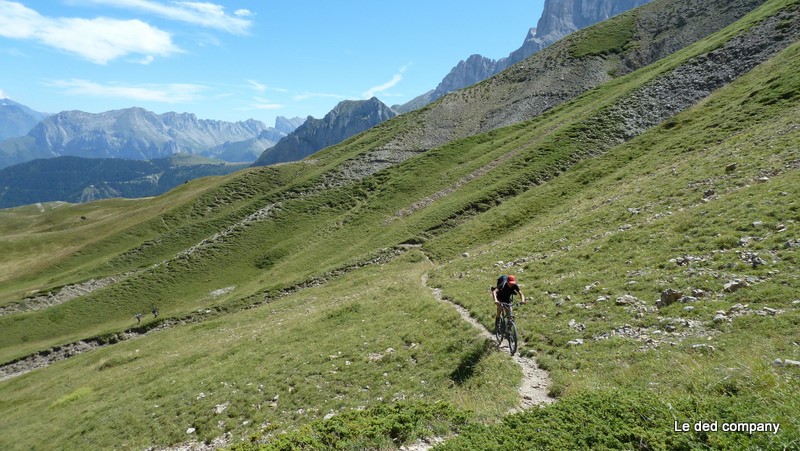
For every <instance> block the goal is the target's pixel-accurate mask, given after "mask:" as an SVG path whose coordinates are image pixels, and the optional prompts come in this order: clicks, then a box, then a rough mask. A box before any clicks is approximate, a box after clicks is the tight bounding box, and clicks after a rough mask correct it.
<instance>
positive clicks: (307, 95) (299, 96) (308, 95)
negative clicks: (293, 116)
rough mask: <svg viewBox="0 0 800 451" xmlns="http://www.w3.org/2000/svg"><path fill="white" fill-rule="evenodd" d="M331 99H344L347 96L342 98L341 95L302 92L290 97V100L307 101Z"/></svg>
mask: <svg viewBox="0 0 800 451" xmlns="http://www.w3.org/2000/svg"><path fill="white" fill-rule="evenodd" d="M320 97H322V98H333V99H346V98H347V96H343V95H341V94H326V93H323V92H304V93H302V94H297V95H296V96H294V97H292V100H307V99H316V98H320Z"/></svg>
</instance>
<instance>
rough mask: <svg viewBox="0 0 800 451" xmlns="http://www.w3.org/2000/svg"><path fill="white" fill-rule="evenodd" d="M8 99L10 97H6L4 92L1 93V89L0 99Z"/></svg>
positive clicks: (0, 91) (0, 90)
mask: <svg viewBox="0 0 800 451" xmlns="http://www.w3.org/2000/svg"><path fill="white" fill-rule="evenodd" d="M9 98H10V97H8V94H6V92H5V91H3V90H2V89H0V99H9Z"/></svg>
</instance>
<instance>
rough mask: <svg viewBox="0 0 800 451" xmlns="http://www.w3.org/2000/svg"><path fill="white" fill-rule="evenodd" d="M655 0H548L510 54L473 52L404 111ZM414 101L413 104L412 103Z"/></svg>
mask: <svg viewBox="0 0 800 451" xmlns="http://www.w3.org/2000/svg"><path fill="white" fill-rule="evenodd" d="M650 1H651V0H545V2H544V10H543V11H542V17H541V18H540V19H539V22H538V24H537V26H536V28H531V29H530V30H528V34H527V35H526V37H525V40H524V41H523V43H522V46H520V48H518V49H517V50H515V51H513V52H511V53H510V54H509V55H508V56H507V57H505V58H501V59H500V60H493V59H491V58H487V57H485V56H481V55H471V56H470V57H469V58H467V59H466V60H465V61H464V60H462V61H460V62H459V63H458V64H457V65H456V66H455V67H454V68H453V69H451V70H450V73H448V74H447V75H446V76H445V77H444V79H442V81H441V82H440V83H439V85H438V86H437V87H436V89H434V90H433V92H431V93H426V94H424V95H423V96H420V97H418V98H416V99H414V100H412V101H411V102H409V103H408V104H407V105H398V106H397V107H396V109H397V110H398V111H401V112H406V111H410V110H412V109H415V108H419V107H422V106H424V105H425V104H427V103H429V102H432V101H434V100H436V99H438V98H439V97H442V96H444V95H445V94H447V93H449V92H452V91H456V90H459V89H462V88H466V87H467V86H470V85H473V84H475V83H478V82H479V81H482V80H485V79H487V78H489V77H491V76H492V75H495V74H497V73H499V72H501V71H503V70H504V69H506V68H508V67H509V66H511V65H513V64H516V63H518V62H520V61H522V60H524V59H525V58H528V57H529V56H531V55H533V54H534V53H537V52H539V51H540V50H542V49H543V48H545V47H547V46H548V45H550V44H553V43H554V42H556V41H558V40H559V39H561V38H563V37H564V36H567V35H568V34H570V33H572V32H574V31H576V30H579V29H581V28H585V27H588V26H589V25H593V24H595V23H598V22H602V21H604V20H606V19H608V18H610V17H613V16H615V15H617V14H620V13H623V12H625V11H628V10H630V9H633V8H636V7H638V6H642V5H644V4H646V3H649V2H650ZM412 104H413V105H412Z"/></svg>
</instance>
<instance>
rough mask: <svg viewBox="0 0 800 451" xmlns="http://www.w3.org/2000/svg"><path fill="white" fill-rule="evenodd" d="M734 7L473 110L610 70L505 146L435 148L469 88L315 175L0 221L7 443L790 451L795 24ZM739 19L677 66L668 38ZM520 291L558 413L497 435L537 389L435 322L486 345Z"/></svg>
mask: <svg viewBox="0 0 800 451" xmlns="http://www.w3.org/2000/svg"><path fill="white" fill-rule="evenodd" d="M743 4H744V3H737V4H732V3H730V2H722V1H719V2H708V1H706V2H694V1H693V0H686V1H677V0H672V1H655V2H653V3H651V4H650V5H648V6H646V7H644V8H641V9H639V10H637V11H635V12H632V13H631V14H630V15H623V16H621V17H619V18H617V19H615V20H612V21H609V22H607V23H604V24H601V25H599V26H595V27H591V28H589V29H587V30H585V31H583V32H579V33H576V34H575V35H574V36H573V37H571V38H570V39H569V41H567V42H565V43H562V44H557V45H556V46H554V47H551V48H556V50H554V52H556V53H548V52H547V51H545V52H542V53H540V54H538V55H537V56H535V57H533V58H532V59H530V60H527V61H526V62H524V63H522V65H520V66H515V67H512V68H511V69H509V71H507V72H504V73H503V74H500V75H499V76H498V77H495V78H493V79H491V80H489V81H487V82H485V83H482V84H481V85H479V86H478V87H476V89H477V88H480V87H482V89H484V95H485V98H492V99H494V98H497V99H501V98H504V96H511V95H514V96H520V97H518V98H524V97H525V93H524V92H519V91H516V90H514V89H512V87H514V88H519V89H523V87H524V86H528V88H527V89H529V91H527V94H528V95H529V96H535V95H537V92H538V91H535V90H530V89H533V88H531V87H532V86H537V85H536V84H534V83H533V82H532V81H530V82H528V83H530V84H528V85H525V84H524V83H525V82H524V80H527V78H525V77H521V74H524V73H526V71H527V70H532V69H530V68H537V67H538V68H542V69H541V70H554V69H553V68H554V67H570V64H577V63H576V62H577V61H581V62H582V63H583V64H589V66H583V67H584V68H585V67H594V66H593V64H598V63H601V64H603V65H605V64H608V62H609V61H614V62H615V63H616V65H615V66H614V67H616V69H617V71H616V72H615V73H614V75H615V77H616V78H614V79H611V76H607V77H608V78H607V79H608V81H605V82H603V83H600V81H598V82H597V83H600V84H597V85H595V86H593V87H592V89H588V90H585V91H583V92H582V93H578V92H577V91H580V90H581V89H583V88H580V89H578V88H576V89H575V91H576V92H575V94H574V97H573V98H571V99H570V101H568V102H563V103H561V104H559V105H555V106H553V107H551V108H549V109H548V110H547V111H546V112H545V113H544V114H540V115H538V116H535V117H531V118H530V119H528V120H526V121H523V122H518V123H515V124H514V125H511V126H507V127H499V123H498V124H497V126H492V127H488V128H487V129H488V130H489V131H487V132H485V133H481V134H475V133H477V132H478V131H479V129H480V127H477V128H474V127H473V126H472V125H470V124H480V123H481V119H475V120H472V119H471V116H463V117H464V127H463V128H458V129H457V130H456V132H454V131H453V130H452V129H447V128H445V129H444V130H443V131H441V133H439V132H436V133H434V132H435V130H434V127H433V125H434V122H432V121H433V120H434V117H433V112H434V111H436V109H437V108H438V109H439V110H438V111H439V112H440V113H442V112H444V111H445V110H444V109H445V108H449V107H448V105H449V106H453V105H467V106H469V107H470V108H471V111H488V110H482V109H481V108H488V107H481V106H480V105H481V103H480V102H478V103H475V104H474V103H468V102H467V100H468V99H469V96H468V95H467V93H469V92H477V91H470V90H467V91H462V92H459V93H455V94H452V95H450V96H447V97H445V98H443V99H442V100H440V101H439V102H438V103H436V104H434V105H431V106H430V107H428V108H426V109H425V110H424V111H421V112H416V113H409V114H405V115H402V116H399V117H397V118H394V119H392V120H389V121H386V122H384V123H382V124H381V125H379V126H377V127H375V128H373V129H372V130H370V131H368V132H366V133H362V134H359V135H356V136H354V137H352V138H350V139H349V140H347V141H345V142H343V143H341V144H339V145H336V146H333V147H329V148H327V149H326V150H324V151H322V152H319V153H317V154H316V155H315V156H314V158H313V159H308V160H306V161H302V162H298V163H291V164H285V165H276V166H268V167H259V168H251V169H248V170H246V171H242V172H240V173H237V174H235V175H232V176H229V177H226V178H224V179H214V180H206V179H203V180H200V181H198V182H192V183H189V184H187V185H184V186H181V187H180V188H178V189H177V190H175V191H173V192H170V193H168V194H167V195H165V196H161V197H156V198H153V199H148V200H141V201H131V202H130V203H128V204H127V205H123V204H120V203H118V202H114V203H108V204H105V205H104V204H103V203H99V204H88V205H81V206H48V205H43V206H42V210H44V211H38V210H35V209H33V208H32V207H27V208H20V209H10V210H4V211H0V232H2V233H1V234H0V236H2V237H3V238H2V240H0V256H2V257H0V281H1V282H2V289H0V304H2V306H3V310H2V312H0V313H2V315H1V316H0V328H2V330H3V331H4V333H3V334H0V361H2V362H5V364H4V365H3V366H2V368H1V369H0V371H2V377H3V378H4V380H3V381H2V382H0V399H2V400H3V401H2V402H0V410H2V413H3V417H4V418H6V419H7V421H5V422H4V423H3V424H2V425H0V432H1V433H0V446H2V447H3V448H4V449H29V448H36V447H37V445H40V444H41V443H59V444H60V445H61V446H63V447H65V448H87V447H95V448H96V447H99V448H109V447H118V448H145V447H148V446H169V445H178V444H182V445H185V446H192V445H197V446H200V444H201V443H203V444H207V445H208V446H210V447H219V446H231V447H235V448H237V449H253V448H257V447H259V446H260V445H264V447H267V448H268V447H273V449H286V448H291V447H297V448H331V447H342V448H355V449H363V448H393V447H399V446H400V445H404V444H409V443H411V442H413V441H415V440H416V439H417V438H419V437H428V438H429V439H430V440H431V441H442V440H445V439H448V440H447V441H446V442H444V443H443V444H441V445H440V446H441V447H442V448H445V449H448V448H451V449H469V448H473V449H486V448H502V447H518V446H519V445H520V444H524V446H526V447H527V446H530V447H533V448H536V447H542V448H550V449H586V448H604V447H605V448H611V449H618V448H633V447H638V448H643V449H674V448H721V449H726V448H727V449H741V448H748V447H749V448H777V449H781V448H784V447H785V448H791V447H792V446H793V444H796V443H797V442H798V441H800V423H798V420H797V419H798V418H800V415H798V413H800V404H798V402H797V400H798V399H800V390H799V389H798V387H799V385H798V384H797V378H798V371H800V368H798V364H797V363H796V362H798V361H800V351H799V350H798V347H797V346H796V344H794V343H793V341H796V339H795V338H794V336H795V335H796V334H795V333H794V332H795V331H796V330H797V327H798V325H800V307H799V306H798V305H800V304H799V303H798V302H795V299H796V293H798V292H800V279H798V278H797V274H798V264H800V259H798V254H797V251H798V249H799V248H800V244H799V243H800V238H798V237H797V224H798V221H800V213H799V212H800V205H798V204H797V200H796V199H798V198H800V197H799V196H798V194H800V193H798V186H800V183H798V182H800V172H799V171H798V170H800V164H798V161H800V154H798V144H799V143H800V124H798V119H797V118H798V117H800V110H799V109H798V108H799V107H798V99H800V76H798V75H797V74H799V73H800V44H798V38H800V2H798V1H796V0H769V1H766V2H764V4H763V5H761V6H758V7H757V8H755V9H754V10H753V11H752V12H750V13H749V14H744V13H743V10H741V9H737V5H743ZM754 7H755V6H754ZM653 8H662V10H658V9H653ZM726 8H728V9H726ZM726 10H727V11H738V12H737V13H736V14H739V15H740V16H743V18H742V19H740V20H738V21H733V23H732V24H731V25H730V26H729V27H726V28H724V29H722V30H721V31H720V32H718V33H710V31H708V30H706V31H704V33H703V34H707V33H710V34H709V35H708V36H707V37H706V38H705V39H701V40H699V41H697V42H695V43H693V44H691V45H688V44H690V43H689V41H685V40H684V39H685V37H686V36H689V35H692V34H693V33H696V32H695V31H692V30H693V29H694V28H695V27H696V26H697V24H698V23H699V22H694V21H693V20H691V19H684V20H676V18H677V17H678V15H682V14H685V13H686V12H687V11H692V13H693V15H694V17H704V16H709V15H714V14H716V15H720V13H721V12H724V11H726ZM669 11H673V12H674V14H675V15H671V14H669ZM730 14H733V13H730ZM721 16H724V14H721ZM659 18H663V19H664V21H665V22H660V25H659V22H657V21H658V20H659ZM697 20H700V19H697ZM711 23H713V22H711ZM632 24H636V27H635V28H631V26H632ZM678 25H683V26H685V27H688V29H684V28H674V27H676V26H678ZM639 27H642V28H639ZM659 27H660V28H659ZM644 29H647V30H651V31H652V32H651V35H649V36H651V37H650V38H647V39H645V38H644V36H648V35H647V34H646V33H645V32H644V31H642V30H644ZM656 29H660V30H661V31H660V32H659V33H656V32H655V31H654V30H656ZM631 30H638V31H636V32H635V33H633V34H632V35H631ZM631 36H640V37H642V38H641V40H640V41H637V42H638V43H642V44H641V45H638V44H637V45H632V46H627V47H626V48H628V50H625V51H624V52H623V53H621V54H610V53H607V51H608V49H617V48H618V47H619V46H620V45H622V44H623V43H629V42H630V39H631ZM652 36H654V37H652ZM676 36H680V37H681V38H680V39H679V40H678V41H680V42H682V45H681V46H680V47H682V49H681V50H679V51H676V52H675V53H672V54H669V55H667V54H666V53H664V54H660V53H659V51H656V50H654V49H656V48H659V47H660V46H661V45H663V46H664V47H665V49H664V50H663V51H664V52H666V51H667V50H666V47H669V45H666V43H668V42H669V43H672V42H673V40H674V39H675V37H676ZM646 42H659V43H661V44H658V45H653V46H649V45H644V43H646ZM675 42H677V41H675ZM670 45H671V44H670ZM559 55H561V56H560V57H561V58H563V59H558V60H556V59H555V58H556V57H557V56H559ZM611 55H616V56H611ZM648 55H649V56H648ZM655 55H664V57H663V58H660V59H658V60H652V61H653V63H652V64H649V65H647V66H644V64H645V61H648V58H655ZM557 61H558V64H556V62H557ZM561 64H564V65H565V66H561ZM638 65H641V66H642V68H641V69H639V70H632V69H633V68H634V67H638ZM604 67H606V66H604ZM548 68H549V69H548ZM537 70H538V69H537ZM572 70H575V71H576V73H577V70H578V69H577V66H575V68H574V69H572ZM586 73H591V72H586ZM604 73H606V74H607V72H604ZM600 78H603V77H598V80H599V79H600ZM515 80H516V81H515ZM506 83H508V84H506ZM495 91H496V92H495ZM517 103H519V102H517ZM517 103H514V102H510V101H508V99H507V103H502V102H501V103H499V104H497V108H498V109H497V110H491V111H493V113H492V114H494V115H495V116H492V117H495V118H499V117H501V116H502V117H508V118H510V117H514V115H515V114H517V113H514V112H513V111H515V108H516V107H510V106H508V105H517ZM503 105H506V106H503ZM465 108H466V107H465ZM506 110H508V111H511V113H508V112H505V111H506ZM523 110H524V108H523ZM517 111H518V110H517ZM451 113H452V114H451V116H449V117H447V116H445V115H443V114H440V115H439V117H438V119H436V120H439V121H440V122H439V123H440V124H447V123H448V122H447V121H448V120H451V119H452V118H454V117H456V116H457V115H458V114H461V113H460V112H456V111H455V110H451ZM457 113H458V114H457ZM501 113H502V114H501ZM499 122H502V121H499ZM424 130H427V131H430V132H431V135H430V136H429V137H427V138H426V139H429V143H430V145H429V146H427V145H426V146H420V145H413V146H410V147H403V146H401V145H400V144H403V143H405V144H409V145H411V144H414V143H415V142H417V144H419V143H420V142H421V141H415V140H416V139H419V137H420V136H422V135H421V133H422V132H421V131H424ZM453 135H460V136H463V137H462V138H459V139H455V140H452V141H446V142H445V140H446V139H448V138H447V136H453ZM440 140H441V141H440ZM437 143H440V144H441V145H439V144H437ZM398 156H402V158H400V157H398ZM53 249H58V250H59V251H58V252H54V251H53ZM508 272H513V273H515V274H517V275H518V276H519V278H520V280H521V282H522V288H523V291H524V292H525V293H526V295H527V297H528V298H529V299H530V301H531V302H530V303H529V304H528V305H525V306H519V307H518V308H517V310H516V314H517V320H518V325H519V329H520V331H521V336H522V338H523V341H524V343H523V346H522V350H521V352H522V354H523V356H524V357H526V358H530V357H535V358H536V360H537V361H538V362H539V365H540V367H542V368H544V369H546V370H548V371H549V372H550V376H551V378H552V385H551V386H549V393H550V394H551V395H552V396H554V397H556V398H557V399H558V401H557V402H555V403H553V404H551V405H549V406H547V407H543V408H541V409H532V410H529V411H526V412H521V413H516V414H513V415H508V416H505V415H506V414H507V413H508V412H510V411H514V410H515V409H517V408H518V407H519V406H520V399H519V396H520V394H519V392H518V391H517V386H518V385H521V384H522V382H523V381H524V380H525V379H524V378H525V377H526V375H524V374H523V372H522V371H521V370H520V367H518V366H517V365H516V364H515V361H513V360H511V359H510V358H509V356H508V354H507V353H502V352H497V348H496V346H494V344H493V343H492V342H491V341H487V340H486V339H484V338H483V335H482V334H481V333H480V332H479V331H478V330H476V329H474V328H473V327H472V326H470V325H469V324H468V323H466V322H464V321H463V320H462V318H461V317H460V316H459V315H458V313H457V312H456V310H455V309H454V308H453V306H452V305H451V304H448V303H446V302H445V301H447V300H449V302H453V303H456V304H459V305H461V306H462V307H463V308H466V309H467V311H468V312H469V314H471V316H472V317H474V319H476V320H477V321H478V322H480V323H481V324H483V325H484V326H486V327H491V325H492V323H493V318H492V316H493V309H494V307H493V306H492V304H491V303H490V300H489V297H488V292H487V287H488V285H489V284H491V283H493V282H494V280H495V278H496V276H497V275H498V274H500V273H508ZM439 298H442V299H444V300H445V301H441V300H439ZM656 301H658V303H656ZM151 312H152V313H151ZM136 313H143V317H139V318H138V319H137V318H136V317H135V316H134V315H135V314H136ZM501 417H503V418H502V420H500V421H497V420H498V418H501ZM699 421H706V422H709V423H710V422H715V421H716V422H717V424H718V425H720V426H721V425H723V424H725V425H730V424H739V423H742V424H746V425H749V424H757V423H758V424H761V425H765V424H770V425H774V424H778V425H779V426H780V428H779V430H777V431H775V432H776V433H772V432H763V431H760V432H755V431H754V432H753V433H731V432H724V433H723V432H722V431H720V432H719V433H708V432H703V431H698V432H695V431H688V432H679V431H676V430H675V429H674V428H675V427H676V426H675V425H676V424H678V426H680V425H682V424H683V423H688V424H690V425H693V424H695V423H697V422H699ZM748 427H749V426H748ZM435 437H437V438H435ZM434 438H435V439H434Z"/></svg>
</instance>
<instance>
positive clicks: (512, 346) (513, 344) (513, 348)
mask: <svg viewBox="0 0 800 451" xmlns="http://www.w3.org/2000/svg"><path fill="white" fill-rule="evenodd" d="M506 335H507V339H508V352H510V353H511V355H514V353H516V352H517V325H516V324H514V321H509V322H508V330H507V334H506Z"/></svg>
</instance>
